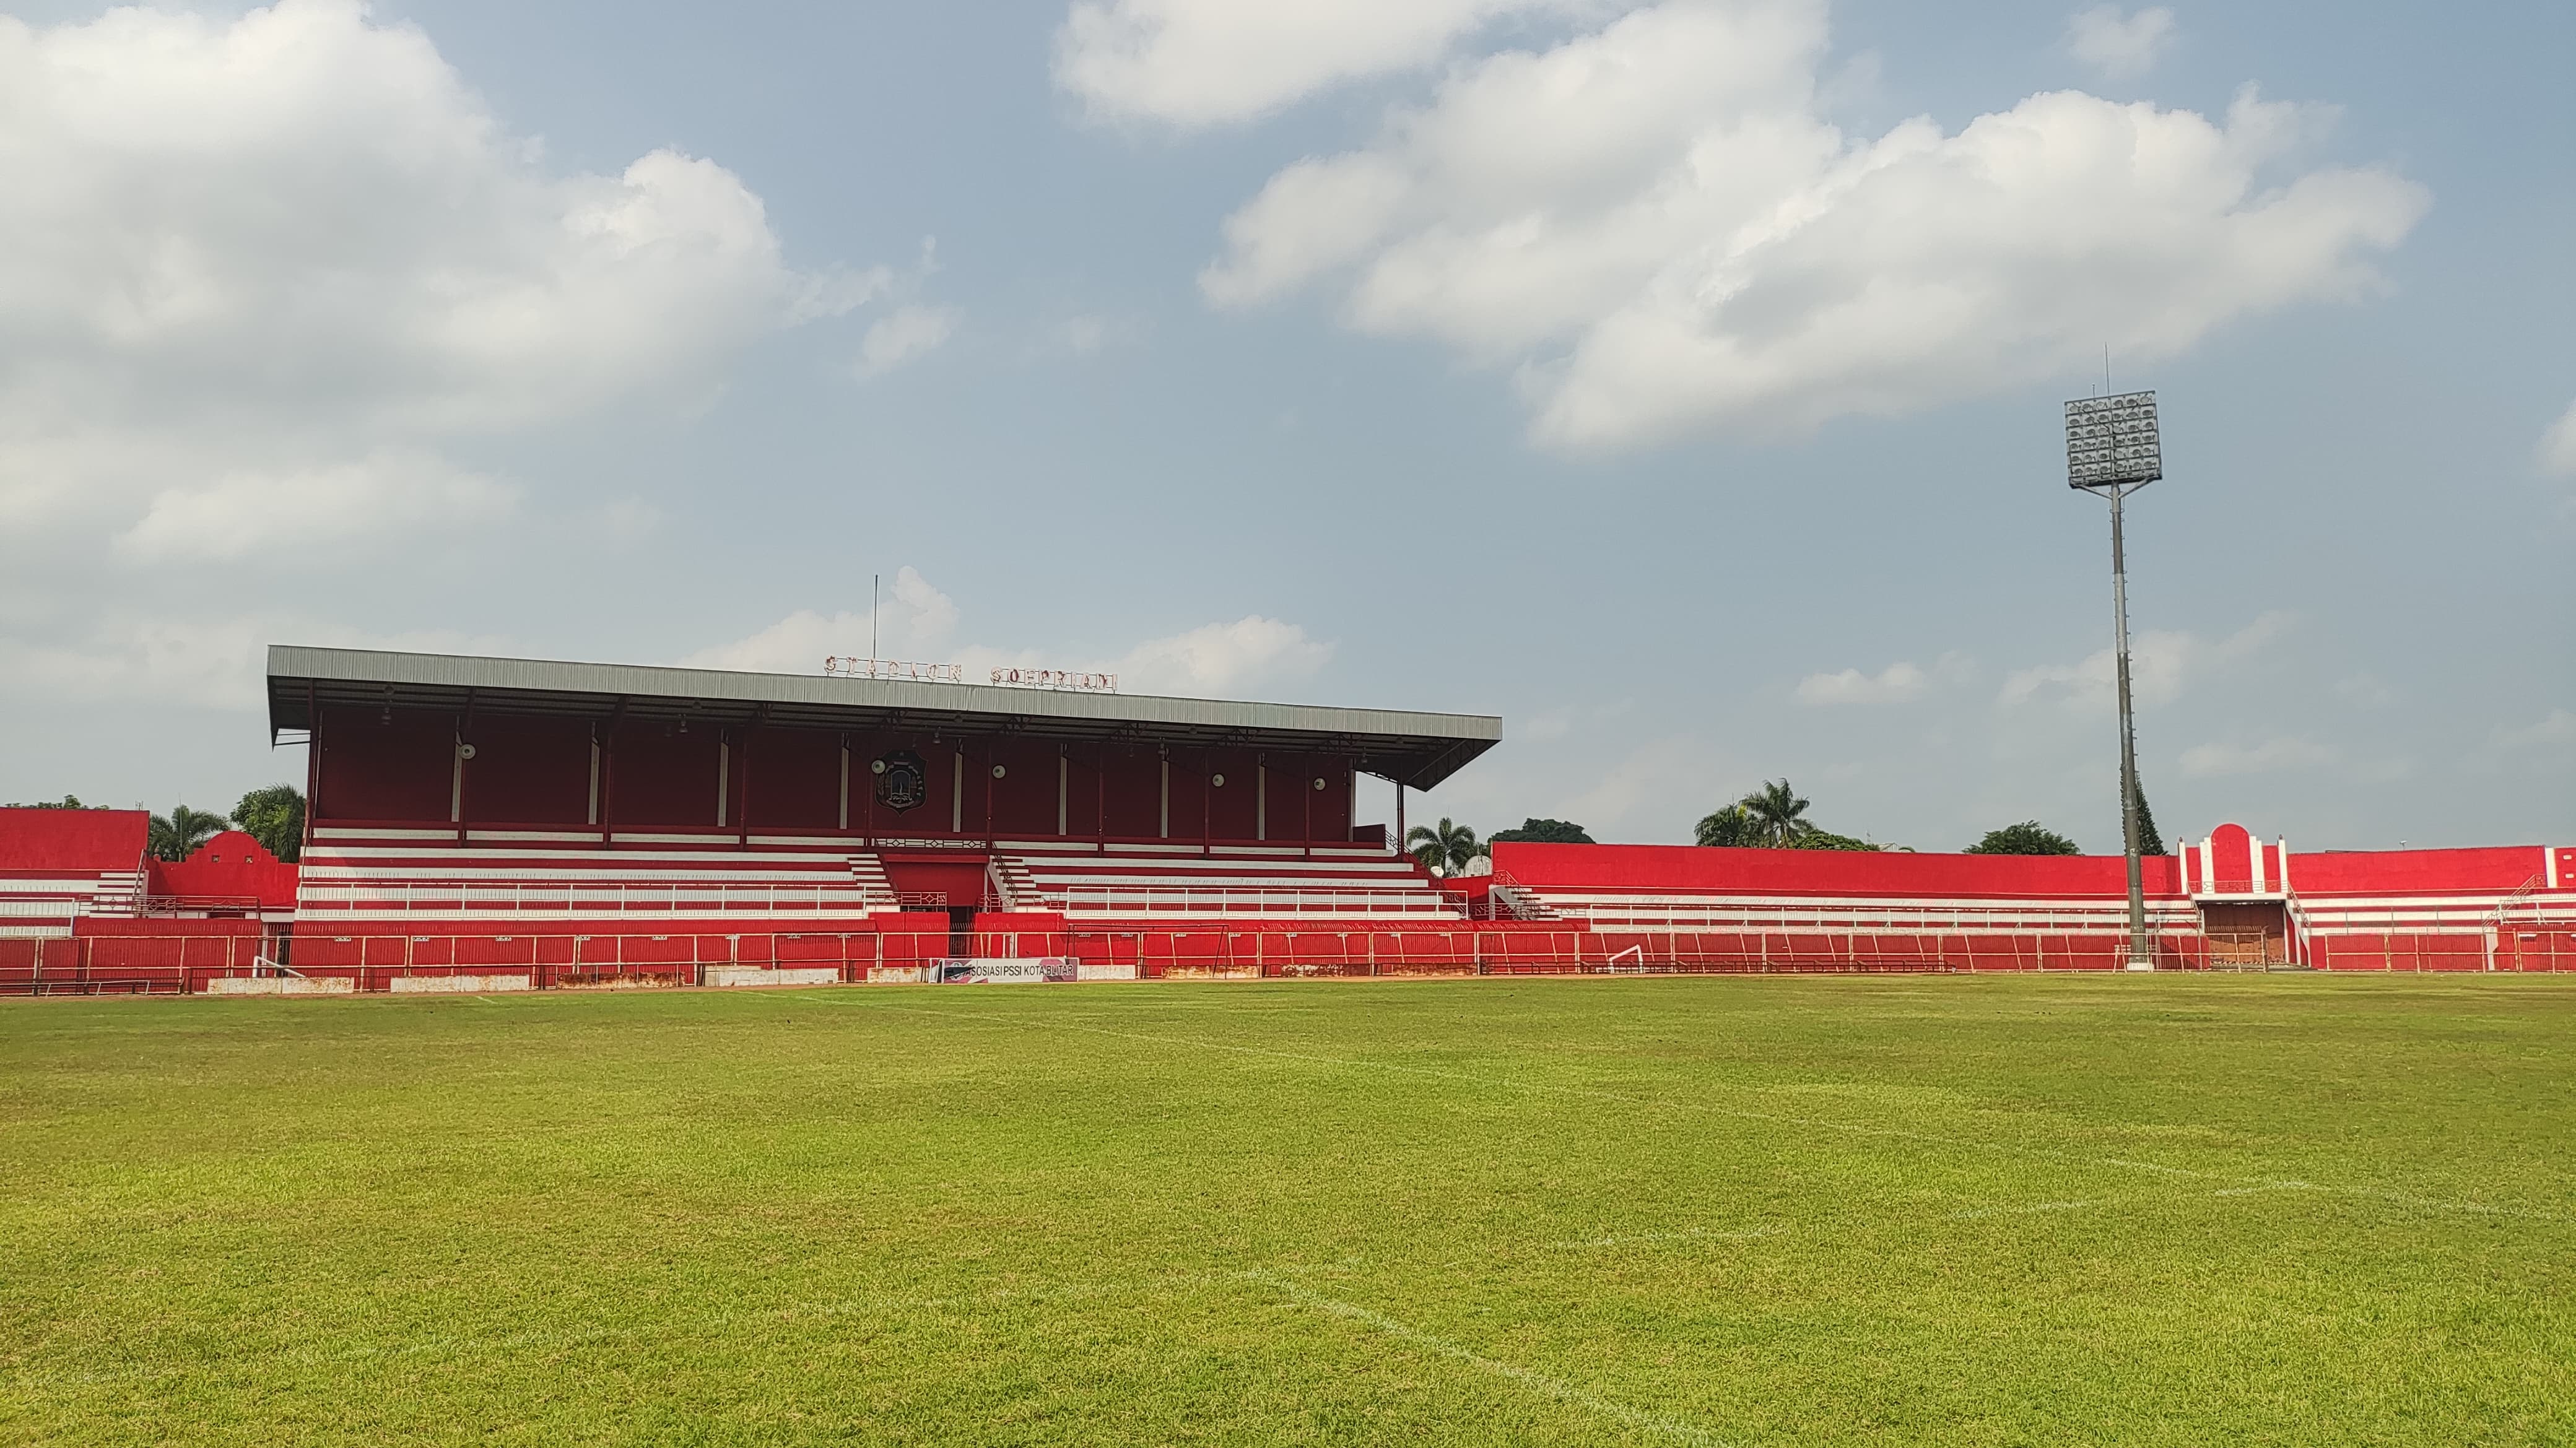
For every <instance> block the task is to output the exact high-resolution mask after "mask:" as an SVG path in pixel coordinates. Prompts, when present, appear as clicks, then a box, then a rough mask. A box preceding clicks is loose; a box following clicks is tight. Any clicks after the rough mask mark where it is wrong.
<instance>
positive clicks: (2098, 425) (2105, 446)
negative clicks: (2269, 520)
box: [2066, 392, 2165, 970]
mask: <svg viewBox="0 0 2576 1448" xmlns="http://www.w3.org/2000/svg"><path fill="white" fill-rule="evenodd" d="M2164 475H2165V456H2164V441H2163V439H2162V438H2161V437H2160V436H2159V435H2158V433H2157V429H2156V395H2155V394H2154V393H2153V392H2123V393H2120V394H2119V395H2117V396H2114V397H2085V398H2078V399H2076V400H2075V401H2073V402H2070V403H2068V404H2066V485H2067V486H2068V487H2071V488H2079V489H2082V490H2083V491H2085V492H2088V493H2093V494H2096V495H2098V496H2100V497H2104V498H2108V499H2110V500H2111V627H2112V631H2113V635H2114V637H2115V639H2116V640H2117V646H2118V657H2119V679H2120V836H2121V841H2122V848H2123V849H2124V850H2125V852H2126V853H2127V854H2128V857H2129V969H2131V970H2153V969H2155V968H2156V964H2155V959H2156V958H2155V953H2154V951H2153V950H2152V949H2151V948H2150V944H2149V941H2148V939H2147V894H2146V883H2145V880H2144V878H2143V875H2142V867H2141V866H2140V864H2139V862H2138V732H2137V724H2136V721H2135V720H2134V719H2133V718H2132V716H2131V715H2130V712H2129V581H2128V575H2129V569H2128V560H2127V558H2126V557H2125V555H2124V554H2123V552H2122V550H2121V546H2120V500H2121V499H2122V498H2124V497H2126V496H2128V495H2129V494H2131V493H2134V492H2136V491H2137V490H2138V489H2140V488H2143V487H2145V486H2146V485H2147V484H2149V483H2152V482H2154V481H2155V480H2157V479H2158V478H2161V477H2163V476H2164Z"/></svg>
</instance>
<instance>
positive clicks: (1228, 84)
mask: <svg viewBox="0 0 2576 1448" xmlns="http://www.w3.org/2000/svg"><path fill="white" fill-rule="evenodd" d="M1583 8H1592V9H1599V8H1604V7H1602V6H1601V5H1598V4H1595V5H1591V6H1588V7H1587V6H1585V5H1583V4H1581V3H1579V0H1299V3H1297V4H1293V5H1283V4H1264V3H1259V0H1082V3H1079V4H1076V5H1075V6H1074V7H1073V8H1072V9H1071V11H1069V12H1068V13H1067V14H1066V16H1065V21H1064V26H1063V28H1062V29H1060V30H1059V31H1057V32H1056V43H1055V78H1056V83H1057V84H1058V85H1060V86H1062V87H1063V88H1064V89H1066V90H1068V91H1071V92H1072V93H1073V94H1075V95H1076V96H1079V97H1081V98H1082V100H1083V101H1084V103H1085V104H1086V105H1088V106H1089V107H1090V109H1091V110H1092V112H1093V113H1094V114H1096V115H1100V116H1104V117H1114V118H1122V119H1141V120H1154V121H1162V122H1167V123H1170V124H1174V125H1183V126H1203V125H1211V124H1216V123H1220V122H1228V121H1242V120H1249V119H1251V118H1252V117H1254V116H1258V115H1262V114H1264V113H1266V112H1269V111H1273V110H1277V109H1279V108H1280V107H1282V106H1286V105H1289V104H1292V103H1294V102H1296V101H1298V100H1301V99H1303V98H1305V97H1306V96H1308V95H1311V94H1313V93H1314V92H1316V91H1318V90H1321V89H1324V88H1325V87H1328V86H1333V85H1338V84H1341V83H1343V82H1345V81H1351V80H1359V79H1364V78H1367V77H1370V76H1377V75H1385V74H1390V73H1392V72H1396V71H1404V70H1412V69H1416V68H1418V67H1421V66H1425V65H1429V64H1431V63H1432V62H1433V61H1436V60H1438V59H1440V58H1441V57H1442V56H1443V55H1445V54H1447V53H1448V52H1449V50H1450V48H1451V46H1453V45H1454V44H1455V43H1456V42H1457V41H1459V40H1460V39H1461V38H1463V37H1465V36H1466V35H1468V34H1470V33H1471V32H1473V31H1475V30H1477V29H1479V28H1480V27H1482V26H1485V25H1488V24H1490V23H1492V22H1493V21H1495V20H1497V19H1499V18H1501V17H1504V16H1508V15H1512V14H1514V13H1519V12H1531V11H1546V10H1576V9H1583Z"/></svg>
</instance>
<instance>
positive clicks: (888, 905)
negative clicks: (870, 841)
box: [850, 855, 903, 915]
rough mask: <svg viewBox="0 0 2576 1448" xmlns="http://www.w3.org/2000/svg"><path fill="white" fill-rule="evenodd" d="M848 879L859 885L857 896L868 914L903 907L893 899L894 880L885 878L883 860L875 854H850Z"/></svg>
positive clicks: (889, 911)
mask: <svg viewBox="0 0 2576 1448" xmlns="http://www.w3.org/2000/svg"><path fill="white" fill-rule="evenodd" d="M850 880H851V883H853V884H855V885H857V886H858V887H859V898H860V899H861V900H862V901H864V902H865V903H866V906H867V912H868V913H869V914H870V915H875V914H878V913H879V912H887V913H891V912H893V911H896V910H900V909H902V908H903V907H902V905H900V904H899V903H897V901H896V900H895V894H894V882H893V881H892V880H889V879H887V878H886V872H885V862H884V861H882V860H879V859H878V858H877V857H876V856H874V855H852V856H850Z"/></svg>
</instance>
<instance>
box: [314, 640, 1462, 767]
mask: <svg viewBox="0 0 2576 1448" xmlns="http://www.w3.org/2000/svg"><path fill="white" fill-rule="evenodd" d="M324 704H342V705H365V706H368V707H375V706H379V705H393V706H397V707H406V708H440V709H463V708H466V707H467V706H469V705H471V706H472V707H475V708H490V709H493V710H496V711H499V712H504V713H523V714H524V713H533V714H569V715H578V716H583V717H588V718H600V719H604V718H608V717H610V716H612V715H622V716H624V717H628V718H637V719H664V718H679V717H686V718H690V719H700V720H708V721H711V722H715V723H720V724H727V723H742V724H749V723H755V722H758V723H770V724H779V725H790V726H803V727H809V728H825V729H861V728H874V727H904V726H916V725H944V726H947V727H951V728H957V729H963V730H990V731H992V732H994V733H1010V734H1025V735H1032V736H1038V737H1045V738H1059V739H1105V740H1116V741H1126V742H1135V743H1145V744H1189V745H1235V746H1252V747H1257V748H1269V749H1302V750H1310V751H1313V752H1316V753H1333V754H1348V755H1350V756H1352V757H1353V758H1354V759H1355V760H1356V761H1357V763H1358V765H1359V767H1360V769H1361V770H1363V771H1365V772H1366V773H1370V774H1374V775H1378V776H1379V777H1381V778H1384V779H1390V780H1394V781H1395V782H1397V783H1399V784H1403V785H1406V786H1409V787H1411V788H1414V789H1429V788H1431V787H1432V786H1433V785H1436V784H1438V783H1440V782H1441V781H1442V780H1444V779H1447V778H1448V777H1449V776H1450V775H1452V774H1455V773H1457V772H1458V771H1459V770H1460V769H1461V768H1464V767H1465V766H1466V764H1467V763H1468V762H1469V761H1470V760H1473V759H1474V758H1475V757H1476V756H1477V755H1479V754H1482V753H1484V752H1485V751H1486V750H1488V749H1491V748H1492V747H1494V745H1496V744H1497V743H1500V742H1501V740H1502V737H1503V721H1502V720H1501V719H1499V718H1497V717H1495V716H1493V715H1489V714H1430V713H1420V712H1415V711H1411V710H1402V709H1333V708H1324V707H1321V706H1317V705H1311V704H1252V703H1243V702H1238V701H1235V700H1229V699H1182V698H1172V697H1168V696H1163V695H1154V694H1110V693H1079V692H1073V691H1066V690H1053V689H1042V688H1023V687H1017V686H1011V685H1001V684H947V683H919V682H912V681H908V680H891V679H866V678H837V677H830V676H826V675H821V674H754V673H742V672H736V671H733V670H727V669H675V668H661V667H654V666H648V665H642V664H580V663H560V662H553V661H548V660H541V659H495V658H478V657H473V656H470V655H462V654H410V653H392V652H386V651H381V650H376V649H325V648H305V647H300V646H297V645H293V644H271V645H270V646H269V650H268V724H269V729H270V731H271V733H272V735H273V734H274V733H275V732H276V731H277V730H280V729H310V728H311V727H312V725H313V717H312V713H313V710H314V708H315V707H316V706H318V705H324Z"/></svg>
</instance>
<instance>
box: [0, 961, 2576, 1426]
mask: <svg viewBox="0 0 2576 1448" xmlns="http://www.w3.org/2000/svg"><path fill="white" fill-rule="evenodd" d="M2571 1150H2576V982H2569V983H2566V984H2562V983H2560V982H2557V981H2554V980H2527V979H2526V980H2501V979H2465V980H2426V979H2412V978H2410V979H2396V980H2389V979H2322V978H2316V977H2298V978H2284V977H2239V978H2212V977H2170V976H2164V977H2153V978H2140V977H2128V978H2117V977H2115V978H2070V977H2050V978H2038V977H1984V978H1968V977H1911V978H1806V979H1796V978H1780V977H1773V978H1755V979H1661V980H1618V981H1566V980H1560V981H1474V982H1466V981H1460V982H1422V983H1348V984H1307V983H1299V984H1278V985H1209V986H1182V985H1155V986H1086V987H1047V988H1038V989H1027V990H1007V989H1002V988H991V987H988V988H983V989H961V988H955V987H949V988H935V989H931V988H893V987H884V988H870V989H842V990H824V991H807V992H734V993H721V992H635V993H621V994H608V993H599V994H576V993H551V994H547V995H541V996H518V997H496V998H490V999H478V998H463V999H452V1000H420V999H405V1000H392V999H361V1000H337V1001H334V1000H304V1001H274V1000H271V1001H259V1000H229V1001H227V1000H203V999H199V1000H115V1001H86V1000H84V1001H64V1000H54V1001H21V1002H12V1003H6V1004H0V1442H8V1443H50V1442H60V1443H84V1444H86V1443H123V1442H131V1443H194V1442H227V1443H239V1442H330V1441H339V1442H388V1441H397V1442H421V1443H443V1442H476V1443H557V1442H600V1443H608V1442H672V1443H801V1442H843V1441H847V1442H887V1443H931V1442H972V1443H1104V1442H1123V1441H1134V1442H1161V1441H1170V1442H1229V1443H1232V1442H1242V1443H1356V1442H1388V1443H1504V1442H1561V1443H1728V1444H1742V1445H1750V1444H1789V1443H1839V1442H1863V1441H1866V1442H1919V1443H1939V1444H1982V1443H2033V1444H2040V1443H2083V1442H2117V1443H2177V1444H2179V1443H2214V1442H2246V1443H2333V1444H2349V1443H2428V1444H2430V1443H2440V1444H2454V1443H2541V1442H2569V1441H2571V1440H2576V1161H2571V1155H2570V1153H2571Z"/></svg>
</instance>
